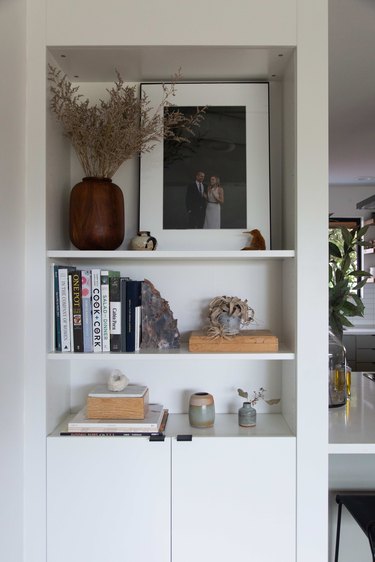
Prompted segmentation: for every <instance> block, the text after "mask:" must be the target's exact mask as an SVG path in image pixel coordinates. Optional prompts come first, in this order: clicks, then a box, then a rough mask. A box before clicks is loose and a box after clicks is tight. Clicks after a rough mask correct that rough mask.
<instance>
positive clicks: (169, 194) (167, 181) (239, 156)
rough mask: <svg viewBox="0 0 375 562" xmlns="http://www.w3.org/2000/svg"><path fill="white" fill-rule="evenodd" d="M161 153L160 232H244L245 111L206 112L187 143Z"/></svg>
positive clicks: (190, 110) (213, 109)
mask: <svg viewBox="0 0 375 562" xmlns="http://www.w3.org/2000/svg"><path fill="white" fill-rule="evenodd" d="M178 110H179V111H182V112H183V113H184V114H185V115H187V116H188V115H190V114H193V113H194V112H195V111H196V108H195V107H179V108H178ZM163 148H164V152H163V154H164V156H163V159H164V163H163V229H165V230H176V229H178V230H182V229H190V230H195V229H202V230H203V229H204V230H206V229H217V230H218V229H243V228H246V225H247V216H246V208H247V200H246V197H247V194H246V110H245V107H243V106H228V107H227V106H224V107H222V106H209V107H207V108H206V111H205V116H204V119H203V121H202V123H201V124H200V126H199V128H198V129H197V130H194V131H193V132H192V133H191V134H190V136H189V142H188V143H181V144H176V143H171V142H169V141H164V147H163Z"/></svg>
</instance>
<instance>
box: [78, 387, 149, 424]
mask: <svg viewBox="0 0 375 562" xmlns="http://www.w3.org/2000/svg"><path fill="white" fill-rule="evenodd" d="M148 402H149V392H148V391H147V392H146V393H145V395H144V396H142V397H139V398H129V397H116V398H95V397H93V396H88V397H87V417H88V418H89V419H106V420H107V419H114V420H121V419H129V420H142V419H144V417H145V414H146V413H147V410H148Z"/></svg>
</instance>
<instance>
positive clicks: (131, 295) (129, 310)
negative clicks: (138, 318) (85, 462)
mask: <svg viewBox="0 0 375 562" xmlns="http://www.w3.org/2000/svg"><path fill="white" fill-rule="evenodd" d="M140 302H141V282H140V281H133V280H129V281H127V283H126V351H127V352H132V351H135V331H136V328H135V309H136V307H137V306H139V305H140Z"/></svg>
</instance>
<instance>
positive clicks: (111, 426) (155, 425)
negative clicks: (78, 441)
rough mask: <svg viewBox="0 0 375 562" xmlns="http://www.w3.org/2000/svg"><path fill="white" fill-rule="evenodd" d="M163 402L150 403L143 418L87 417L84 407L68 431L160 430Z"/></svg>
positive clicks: (69, 423)
mask: <svg viewBox="0 0 375 562" xmlns="http://www.w3.org/2000/svg"><path fill="white" fill-rule="evenodd" d="M163 414H164V410H163V406H162V404H149V407H148V412H147V414H146V416H145V418H144V419H143V420H110V419H109V420H102V419H88V418H87V417H86V407H85V408H82V410H80V411H79V412H78V414H76V415H75V416H74V417H73V418H72V419H71V420H70V421H69V422H68V431H70V432H76V433H78V432H85V433H90V432H92V433H97V432H100V431H103V432H112V433H116V432H119V433H120V432H123V431H128V432H134V433H136V432H142V431H152V432H154V431H155V432H156V431H159V427H160V424H161V422H162V419H163Z"/></svg>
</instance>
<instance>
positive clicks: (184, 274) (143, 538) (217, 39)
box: [25, 0, 328, 562]
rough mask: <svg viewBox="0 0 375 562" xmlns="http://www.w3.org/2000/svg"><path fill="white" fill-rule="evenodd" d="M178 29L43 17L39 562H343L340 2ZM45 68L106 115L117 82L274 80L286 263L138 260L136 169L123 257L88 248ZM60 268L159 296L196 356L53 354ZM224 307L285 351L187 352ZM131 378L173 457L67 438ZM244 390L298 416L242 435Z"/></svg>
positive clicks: (222, 17) (57, 11) (260, 8)
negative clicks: (227, 297)
mask: <svg viewBox="0 0 375 562" xmlns="http://www.w3.org/2000/svg"><path fill="white" fill-rule="evenodd" d="M145 10H146V12H147V14H148V16H147V21H148V22H152V24H151V25H149V24H148V25H146V20H145V16H144V13H145ZM179 10H180V15H179V19H180V22H179V24H178V25H176V26H174V25H172V26H171V25H169V21H170V16H171V14H176V5H175V3H173V2H172V1H171V0H165V1H163V2H162V3H158V4H157V5H156V4H155V5H154V4H152V5H150V4H149V3H146V4H145V3H144V2H139V3H138V4H137V5H135V4H134V3H132V2H130V1H128V0H125V1H120V0H109V1H108V2H107V3H106V6H105V7H104V6H103V5H102V3H101V2H99V1H97V0H94V1H92V0H91V1H90V2H89V1H88V0H82V2H80V3H79V4H77V3H75V2H73V0H67V1H66V2H65V3H64V5H61V3H60V2H58V1H57V0H49V1H48V2H46V1H45V0H36V1H35V4H34V5H33V6H32V8H31V10H30V14H29V21H28V26H29V31H30V33H29V52H30V53H31V56H30V58H31V60H32V64H31V68H30V76H29V92H28V105H29V107H33V111H32V112H30V117H29V124H28V127H29V128H28V145H27V146H28V158H29V162H30V165H29V169H28V187H29V190H30V207H29V211H28V222H27V250H28V254H27V255H28V261H27V264H26V267H27V275H28V280H29V282H28V284H27V289H26V301H27V304H28V305H29V306H28V317H27V319H26V324H27V325H26V330H27V331H28V343H27V350H26V363H27V364H28V369H27V377H26V418H27V420H28V423H27V432H26V433H27V434H26V442H27V445H26V451H25V455H26V456H25V462H26V471H25V472H26V487H27V494H26V502H25V520H26V533H25V540H26V546H25V550H26V551H27V553H28V554H27V559H28V560H29V561H30V562H37V561H38V562H43V561H46V562H62V561H63V560H64V561H65V560H66V559H67V558H68V557H69V559H70V560H72V562H75V560H77V561H78V560H85V559H87V560H90V561H92V562H96V561H97V560H103V559H108V560H111V561H117V560H123V559H124V558H123V556H124V553H123V549H124V544H126V549H127V556H128V558H127V559H129V560H132V562H133V561H134V562H136V561H139V562H141V561H143V560H145V559H146V558H150V559H153V560H155V561H156V562H159V561H160V562H167V561H169V562H184V561H185V560H186V561H187V560H191V558H192V557H194V559H196V560H198V561H199V560H204V559H205V560H207V559H209V558H215V559H216V560H218V561H221V560H222V561H224V560H225V561H226V560H228V559H232V560H236V559H239V558H240V557H241V556H242V555H243V552H245V551H247V549H248V546H249V544H251V553H252V556H253V558H254V559H255V560H257V561H258V562H268V561H271V560H274V559H276V558H277V559H278V560H280V561H285V562H316V560H323V559H324V557H325V555H326V547H327V519H326V502H327V480H328V479H327V473H328V471H327V463H328V455H327V445H328V444H327V429H328V424H327V417H328V408H327V396H326V356H327V322H326V314H325V311H326V309H327V298H326V263H327V251H326V234H327V233H326V216H327V213H328V210H327V199H328V195H327V1H326V0H318V1H317V2H314V4H312V3H311V2H310V1H309V0H287V1H286V2H283V3H282V5H281V3H279V2H277V1H276V0H268V1H267V2H259V1H258V0H246V1H245V0H237V1H235V3H234V4H233V3H232V4H231V6H226V5H224V4H223V5H222V6H215V11H216V13H215V14H213V13H212V6H210V9H207V6H205V4H204V3H203V4H202V3H201V2H200V3H198V2H197V1H196V0H194V1H193V2H192V3H190V5H189V7H188V9H187V7H186V6H180V7H179ZM197 19H198V20H199V22H198V23H199V24H197ZM213 21H214V22H215V23H214V24H213ZM177 28H178V32H177ZM47 61H49V62H52V63H53V64H56V65H58V66H60V67H61V68H62V69H63V71H64V72H66V73H67V74H68V76H69V77H70V78H71V79H72V80H73V81H74V82H77V84H79V86H80V88H81V91H82V93H83V94H85V93H87V94H88V95H90V96H100V95H101V93H102V91H103V89H105V88H106V87H107V85H108V84H109V83H110V82H111V81H112V80H113V72H114V68H118V69H119V71H120V72H121V73H122V75H123V76H124V78H125V79H127V80H129V81H131V82H135V83H140V82H145V81H155V80H156V81H160V80H168V78H169V76H170V75H171V74H173V72H174V71H175V70H176V68H178V67H179V66H181V67H182V71H183V75H184V79H185V80H186V81H198V82H199V81H211V82H222V81H251V80H261V81H264V80H266V81H269V82H270V154H271V166H270V175H271V227H272V229H271V232H272V246H271V249H268V250H267V251H264V252H251V253H249V252H241V251H220V250H217V251H212V250H210V251H208V250H201V251H192V250H189V241H188V238H187V240H186V247H185V248H184V249H183V250H182V249H181V250H178V251H176V250H169V249H168V248H163V249H160V250H156V251H155V252H150V253H143V252H130V251H128V250H127V245H128V242H129V240H130V238H131V237H132V236H133V235H134V233H135V231H136V229H137V217H138V185H139V177H138V163H137V162H136V161H130V162H128V163H126V164H125V165H124V166H122V167H121V168H120V170H119V172H118V173H117V174H116V175H115V177H114V178H113V179H114V181H115V182H116V183H117V184H118V185H120V186H121V187H122V188H123V189H124V194H125V225H126V233H125V241H124V244H123V245H122V247H121V248H119V249H118V250H117V251H114V252H84V251H82V252H81V251H78V250H75V249H74V248H72V247H71V245H70V243H69V240H68V233H67V209H68V197H69V191H70V188H71V187H72V186H73V185H74V184H75V183H77V182H78V181H80V179H81V176H82V172H81V170H80V168H79V165H78V163H77V161H76V159H75V156H74V154H73V153H72V151H71V149H70V146H69V145H68V143H67V141H66V140H65V139H64V138H63V135H62V133H61V130H60V128H59V126H58V125H57V124H56V123H55V121H54V118H53V116H52V115H51V114H50V113H49V112H48V110H47V113H46V106H47V100H46V91H47V88H46V62H47ZM36 139H37V141H38V142H36ZM239 247H241V246H239ZM54 263H66V264H72V265H75V266H77V267H79V268H83V267H85V268H90V267H93V266H94V265H95V266H98V267H103V268H116V269H118V270H120V271H121V273H122V274H124V275H129V276H131V277H133V278H138V279H142V278H147V279H150V280H151V281H152V283H153V284H154V285H155V286H156V287H157V289H158V290H159V291H160V293H161V295H162V297H163V298H165V299H166V300H168V302H169V304H170V306H171V309H172V310H173V312H174V315H175V317H176V318H177V319H178V326H179V330H180V333H181V340H182V342H183V344H182V348H181V350H179V351H177V352H169V353H163V352H159V353H156V352H153V351H149V352H138V353H129V354H126V353H125V354H85V353H83V354H74V353H60V354H58V353H55V352H54V351H53V346H52V341H53V339H52V335H53V314H52V305H51V303H52V288H51V286H52V282H51V268H52V265H53V264H54ZM219 294H233V295H237V296H240V297H244V298H247V299H248V301H249V304H250V305H251V306H252V307H253V308H254V309H255V311H256V322H257V326H256V327H259V328H267V329H270V330H271V331H272V332H273V333H275V334H276V335H277V336H278V338H279V341H280V350H279V351H278V352H275V353H264V354H261V353H254V354H249V353H244V354H239V353H234V354H229V353H224V354H209V353H206V354H203V353H197V354H195V353H189V352H188V351H187V347H186V343H185V342H186V341H187V338H188V334H189V333H190V331H191V330H195V329H199V328H201V327H202V325H203V324H204V322H205V316H204V311H205V307H207V304H208V302H209V300H210V299H211V298H213V297H214V296H217V295H219ZM36 319H37V320H36ZM36 323H37V324H38V329H35V328H36ZM113 368H120V369H122V370H123V371H124V372H125V373H126V374H127V376H128V377H129V378H130V379H131V380H132V381H134V382H140V383H144V384H147V386H148V387H149V389H150V397H151V400H152V401H154V402H162V403H163V404H164V405H165V406H166V407H168V408H169V411H170V420H169V422H168V425H167V430H166V439H165V441H164V442H160V443H150V442H149V441H148V440H147V438H137V439H127V438H111V437H108V438H94V437H90V438H84V437H74V438H70V437H66V436H60V435H59V432H58V430H57V429H56V428H58V427H59V425H60V424H61V423H64V420H65V419H66V417H67V416H69V415H70V414H71V413H73V412H75V411H76V410H77V409H78V408H80V407H82V406H83V404H84V402H85V398H86V396H87V392H88V390H89V389H90V388H91V387H92V386H93V385H95V384H96V383H97V382H103V381H104V380H105V378H106V376H107V374H108V372H109V371H110V370H111V369H113ZM240 386H241V387H244V388H247V389H249V390H252V389H257V388H258V387H259V386H263V387H265V388H266V389H267V394H268V396H269V397H280V398H281V402H280V404H279V405H277V406H268V405H267V404H266V403H261V404H260V405H259V408H258V412H259V422H258V425H257V427H256V429H255V430H242V429H241V428H239V427H238V424H237V418H236V412H237V410H238V407H239V406H240V404H241V401H240V400H239V398H238V396H237V394H236V389H237V388H238V387H240ZM196 390H207V391H209V392H211V393H212V394H213V395H214V397H215V405H216V412H217V420H216V423H215V426H214V428H213V429H212V430H208V431H203V432H199V431H196V430H194V431H193V430H192V428H191V427H190V426H189V424H188V420H187V415H186V414H187V406H188V398H189V395H190V394H191V392H194V391H196ZM179 434H192V441H191V442H180V441H178V440H177V435H179ZM312 459H313V462H312ZM112 475H114V476H112ZM46 482H47V485H46ZM249 506H250V510H249V509H248V507H249ZM312 519H313V522H314V523H313V524H312ZM98 522H99V523H98ZM140 522H141V524H140ZM62 528H64V532H62ZM46 529H47V531H46ZM202 529H203V531H202ZM187 536H188V537H189V540H186V537H187ZM67 537H69V541H67ZM270 538H272V540H270ZM73 542H74V548H73V547H72V544H73ZM46 545H47V546H46ZM72 552H73V554H72ZM72 556H73V558H72ZM74 556H75V557H76V558H74Z"/></svg>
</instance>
